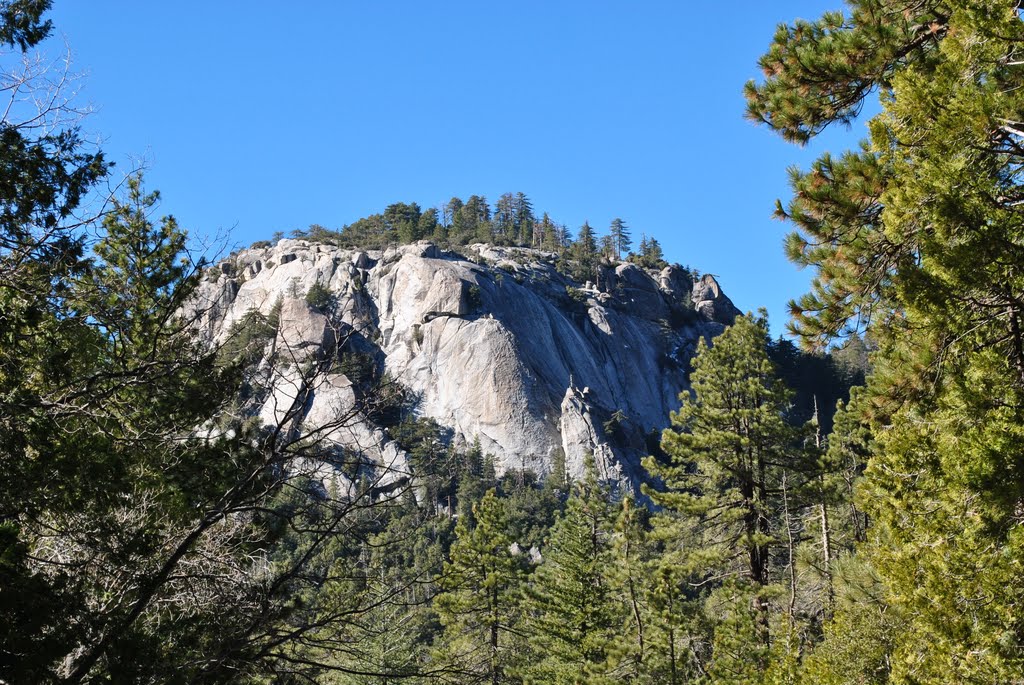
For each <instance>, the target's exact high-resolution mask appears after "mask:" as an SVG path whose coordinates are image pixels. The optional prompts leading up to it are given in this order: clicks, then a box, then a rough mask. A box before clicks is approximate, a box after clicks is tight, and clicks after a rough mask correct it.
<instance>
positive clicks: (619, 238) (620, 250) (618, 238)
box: [608, 217, 633, 260]
mask: <svg viewBox="0 0 1024 685" xmlns="http://www.w3.org/2000/svg"><path fill="white" fill-rule="evenodd" d="M608 235H610V236H611V239H612V245H613V247H614V249H615V259H616V260H619V259H621V258H622V255H624V254H626V253H627V252H629V251H630V250H631V249H632V247H633V240H632V238H631V237H630V235H629V227H628V226H626V222H625V221H623V220H622V219H619V218H617V217H616V218H615V219H612V224H611V226H610V227H609V228H608Z"/></svg>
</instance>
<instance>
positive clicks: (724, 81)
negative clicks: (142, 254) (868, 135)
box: [49, 0, 865, 334]
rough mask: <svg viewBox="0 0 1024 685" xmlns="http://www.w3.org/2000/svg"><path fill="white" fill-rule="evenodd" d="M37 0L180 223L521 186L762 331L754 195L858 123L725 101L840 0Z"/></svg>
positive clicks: (772, 300) (848, 137)
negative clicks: (775, 50)
mask: <svg viewBox="0 0 1024 685" xmlns="http://www.w3.org/2000/svg"><path fill="white" fill-rule="evenodd" d="M55 5H56V6H55V8H54V11H53V12H52V14H51V17H52V18H53V20H54V23H55V26H56V30H57V32H58V33H59V34H63V35H64V36H65V37H66V39H67V41H68V43H69V44H70V46H71V49H72V52H73V56H74V60H75V65H76V68H77V69H79V70H82V71H85V72H87V74H88V77H87V80H86V81H85V85H84V88H83V92H82V97H83V99H84V100H86V101H88V102H91V103H92V104H93V105H94V106H95V107H96V109H97V111H96V113H95V114H94V115H92V117H91V118H90V119H89V120H88V121H87V123H86V128H87V129H88V130H89V131H91V132H94V133H98V134H100V135H101V136H102V137H103V141H104V142H103V147H104V149H105V150H106V151H107V153H108V155H109V156H110V158H111V159H113V160H115V161H117V162H118V166H119V168H121V169H122V170H124V169H127V168H129V167H130V166H131V165H132V160H133V159H138V158H142V159H144V160H145V162H146V165H147V167H148V172H147V186H148V187H149V188H151V189H154V188H158V189H159V190H160V191H161V193H162V196H163V205H162V210H163V211H165V212H166V213H172V214H174V215H175V216H177V217H178V219H179V221H180V222H181V223H182V224H183V225H184V226H186V227H187V228H188V229H189V230H190V232H192V233H193V234H195V235H205V236H212V235H215V234H217V233H219V232H224V231H230V242H231V243H232V244H233V245H243V246H244V245H248V244H249V243H251V242H253V241H255V240H259V239H265V238H269V237H270V235H271V234H272V233H274V232H275V231H279V230H280V231H285V232H288V231H290V230H292V229H295V228H303V227H306V226H308V225H309V224H312V223H319V224H322V225H325V226H328V227H331V228H337V227H340V226H342V225H343V224H346V223H350V222H352V221H354V220H355V219H357V218H359V217H361V216H365V215H367V214H371V213H374V212H378V211H381V210H382V209H383V208H384V207H385V206H386V205H387V204H390V203H392V202H398V201H402V202H418V203H419V204H420V205H421V206H423V207H424V208H426V207H430V206H436V205H438V204H440V203H442V202H445V201H446V200H447V199H448V198H450V197H452V196H459V197H463V198H465V197H467V196H469V195H471V194H474V193H475V194H483V195H486V196H487V197H488V199H490V200H491V201H492V202H493V201H494V200H496V199H497V197H498V195H500V194H501V193H503V192H507V191H512V192H516V191H522V192H525V193H526V194H527V195H528V196H529V197H530V198H531V200H532V201H533V204H534V207H535V208H536V209H537V210H540V211H548V212H549V213H550V214H551V216H552V217H553V218H554V219H555V220H557V221H560V222H563V223H566V224H567V225H568V226H569V227H570V228H571V229H575V228H576V227H578V226H579V225H580V224H581V223H583V221H585V220H587V221H589V222H590V223H591V225H593V226H594V227H596V228H597V229H599V230H602V231H603V230H604V229H606V228H607V226H608V224H609V223H610V221H611V220H612V219H613V218H614V217H617V216H619V217H622V218H623V219H625V220H626V222H627V223H628V224H629V226H630V227H631V229H632V231H633V233H634V238H635V239H636V240H639V237H640V234H641V233H647V234H648V235H653V236H655V237H657V238H658V239H659V240H660V241H661V243H662V245H663V247H664V248H665V253H666V257H667V258H668V259H669V260H670V261H678V262H681V263H683V264H688V265H691V266H693V267H696V268H698V269H700V270H701V271H703V272H710V273H713V274H715V275H716V276H718V277H719V279H720V281H721V283H722V286H723V288H724V290H725V292H726V293H727V294H729V295H730V297H732V299H733V301H734V302H736V304H737V305H738V306H739V307H740V308H741V309H744V310H751V309H756V308H757V307H761V306H764V307H766V308H767V309H768V310H769V313H770V315H771V320H772V329H773V331H775V332H776V334H777V333H779V332H781V331H782V329H783V323H784V322H785V318H786V314H785V304H786V301H787V300H789V299H790V298H792V297H795V296H798V295H799V294H801V293H802V292H803V291H804V290H805V289H806V286H807V283H808V280H809V278H810V274H809V273H807V272H800V271H797V270H796V269H795V267H793V266H792V265H791V264H789V263H788V262H787V261H786V259H785V257H784V256H783V253H782V247H781V245H782V239H783V236H784V234H785V233H786V231H787V227H786V226H785V225H784V224H780V223H778V222H776V221H774V220H772V219H771V212H772V209H773V205H774V201H775V199H776V198H778V197H782V198H785V197H787V196H788V188H787V185H786V168H787V167H788V166H790V165H793V164H797V165H800V166H806V165H807V164H808V163H809V162H810V161H811V160H812V159H813V158H814V157H815V156H817V154H819V153H820V152H821V151H822V150H824V149H832V150H839V149H843V148H846V147H849V146H850V145H851V144H852V143H853V142H854V141H855V140H856V139H857V138H859V137H861V136H862V135H863V134H864V132H865V128H864V126H863V124H862V123H858V124H855V126H854V129H853V131H851V132H846V131H843V130H837V131H831V132H828V134H827V135H825V136H824V137H823V138H822V139H821V140H819V141H816V142H815V143H814V144H813V145H811V146H809V147H807V148H804V149H801V148H797V147H795V146H793V145H790V144H787V143H784V142H783V141H782V140H781V139H780V138H778V137H777V136H775V135H774V134H772V133H771V132H769V131H768V130H767V129H765V128H763V127H757V126H755V125H753V124H752V123H750V122H748V121H746V120H744V118H743V108H744V103H743V98H742V87H743V84H744V82H745V81H746V80H747V79H749V78H753V77H756V76H757V75H758V74H757V66H756V60H757V58H758V57H759V56H760V54H761V53H762V52H763V51H764V49H765V48H766V47H767V45H768V43H769V41H770V39H771V36H772V33H773V31H774V28H775V26H776V24H778V23H779V22H783V21H790V20H792V19H794V18H796V17H803V18H814V17H817V16H819V15H820V14H821V12H822V11H824V10H828V9H838V8H840V7H841V6H842V3H841V2H839V0H835V1H833V2H820V1H812V0H795V1H790V2H786V3H764V2H752V1H750V0H744V1H741V2H740V3H733V4H729V5H720V4H717V3H683V2H679V1H678V0H676V1H673V2H643V1H638V2H629V3H626V2H602V1H599V0H595V1H591V2H555V1H552V0H548V1H547V2H532V1H530V2H516V3H501V2H487V3H484V2H433V3H427V2H412V1H409V2H384V1H377V2H348V1H341V0H339V1H336V2H303V3H283V2H273V3H271V2H262V1H258V0H253V1H251V2H240V1H222V2H210V1H207V2H196V1H191V0H189V1H185V0H181V1H178V2H173V3H155V2H153V3H151V2H138V1H137V0H136V1H134V2H128V1H127V0H119V1H114V0H90V1H89V2H85V1H81V0H57V1H56V3H55ZM49 45H50V46H51V47H59V45H57V41H51V43H50V44H49Z"/></svg>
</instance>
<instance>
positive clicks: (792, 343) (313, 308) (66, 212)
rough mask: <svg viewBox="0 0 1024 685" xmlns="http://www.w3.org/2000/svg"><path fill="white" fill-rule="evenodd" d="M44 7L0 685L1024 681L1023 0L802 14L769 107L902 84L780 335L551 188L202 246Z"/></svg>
mask: <svg viewBox="0 0 1024 685" xmlns="http://www.w3.org/2000/svg"><path fill="white" fill-rule="evenodd" d="M50 4H51V3H50V2H49V0H0V44H2V46H3V54H2V59H3V60H4V61H3V68H4V69H5V73H4V81H3V86H2V89H3V90H2V92H3V93H4V94H5V95H6V96H8V97H9V100H10V106H9V107H7V109H6V111H5V114H4V118H3V121H2V123H0V685H2V684H3V683H10V684H12V685H22V684H35V683H154V684H156V683H252V684H253V685H255V684H268V685H269V684H271V683H274V684H281V685H284V684H298V683H325V684H326V683H338V684H341V683H346V684H348V683H351V684H355V683H361V684H371V683H375V684H379V685H384V684H394V683H422V684H427V683H452V684H456V683H458V684H462V683H490V684H498V683H531V684H537V685H541V684H548V683H551V684H566V685H569V684H575V683H592V684H600V683H608V684H611V683H636V684H638V685H639V684H645V683H649V684H651V685H655V684H662V683H669V684H683V683H702V684H703V683H707V684H712V683H716V684H717V683H722V684H730V683H735V684H737V685H739V684H744V685H750V684H764V685H769V684H772V685H775V684H779V685H781V684H784V683H788V684H794V685H796V684H804V685H810V684H812V683H813V684H818V683H822V684H830V685H867V684H878V685H882V684H887V683H892V684H897V683H899V684H904V685H911V684H913V685H926V684H935V685H938V684H944V683H956V684H961V683H963V684H979V685H980V684H982V683H985V684H995V683H999V684H1008V685H1012V684H1022V683H1024V611H1022V602H1024V582H1022V580H1021V579H1022V577H1024V576H1022V560H1024V548H1022V545H1024V534H1022V531H1024V528H1022V522H1024V521H1022V517H1024V514H1022V511H1024V467H1022V465H1024V453H1022V450H1024V338H1022V333H1021V330H1020V329H1021V323H1020V318H1021V316H1022V315H1024V314H1022V310H1024V299H1022V296H1021V293H1020V291H1021V290H1022V288H1024V283H1022V280H1021V279H1022V278H1024V275H1022V274H1024V269H1022V268H1021V267H1022V265H1024V257H1022V256H1021V244H1022V242H1024V225H1022V221H1024V220H1022V218H1021V215H1020V204H1021V196H1022V193H1021V182H1020V179H1019V173H1020V169H1021V166H1020V160H1021V156H1022V155H1024V148H1022V136H1024V100H1022V98H1024V90H1022V89H1021V87H1020V86H1021V85H1024V84H1022V83H1021V80H1022V79H1024V71H1022V64H1024V60H1022V59H1021V55H1020V54H1019V53H1020V52H1021V50H1020V46H1021V45H1024V24H1022V23H1021V10H1022V8H1021V6H1020V5H1018V3H1017V2H1015V1H1014V2H991V1H986V2H980V1H974V0H963V1H957V2H944V1H923V2H915V3H907V2H898V1H896V0H849V1H848V2H847V11H846V12H845V13H840V12H834V13H829V14H826V15H825V16H823V17H822V18H821V19H819V20H816V21H796V22H794V23H793V24H791V25H781V26H780V27H779V28H778V31H777V32H776V34H775V36H774V38H773V40H772V42H771V45H770V47H769V49H768V51H767V53H766V54H765V55H764V57H763V58H762V60H761V63H760V66H761V68H762V70H763V77H762V78H761V79H760V80H758V81H754V82H751V83H748V84H747V86H746V90H745V94H746V100H747V103H748V115H749V117H750V118H751V119H753V120H754V121H756V122H758V123H760V124H762V125H764V126H765V127H766V128H768V129H770V130H772V131H774V132H777V133H779V134H780V135H781V136H782V137H783V138H785V139H786V140H789V141H792V142H794V143H797V144H802V143H806V142H808V141H809V140H811V139H812V138H813V137H815V136H816V135H818V134H820V133H821V132H822V131H823V130H825V129H827V128H828V127H830V126H835V125H844V124H849V123H851V122H852V121H854V120H856V119H857V117H858V116H860V115H861V113H862V111H863V110H864V108H865V105H866V103H867V102H868V100H869V99H872V98H875V97H876V94H877V96H878V97H879V100H880V110H879V113H878V114H877V115H875V116H874V117H873V118H872V119H871V120H870V122H869V132H870V139H869V140H865V141H864V142H863V144H862V145H861V146H860V147H859V148H857V149H856V150H852V151H848V152H845V153H842V154H836V155H832V154H824V155H823V156H822V157H821V158H820V159H818V160H817V161H816V162H814V163H813V165H812V166H811V167H810V168H809V169H806V170H793V171H792V172H791V183H792V190H793V196H792V198H791V199H790V200H789V201H788V202H785V203H782V202H780V204H779V206H778V208H777V214H778V216H779V218H781V219H784V220H786V221H787V222H789V223H790V224H791V225H792V227H793V232H792V233H791V234H790V236H789V237H788V238H787V240H786V243H785V245H786V250H787V253H788V255H789V257H790V258H791V260H792V261H793V262H794V263H795V264H797V265H799V266H803V267H808V268H810V269H811V270H812V272H813V274H814V280H813V283H812V287H811V292H810V293H808V294H806V295H804V296H802V297H800V298H798V299H796V300H795V301H794V302H793V303H792V305H791V310H792V321H791V323H790V331H791V334H792V335H791V338H789V339H779V340H773V339H772V338H771V336H770V335H769V330H768V322H767V320H766V315H765V314H764V313H763V312H762V313H760V314H757V315H754V314H747V315H741V314H739V313H738V312H737V311H736V310H735V308H734V307H733V305H732V303H731V302H730V301H729V300H728V298H726V297H725V296H724V294H723V293H721V291H720V289H719V285H718V283H717V281H716V280H715V279H714V278H713V277H711V276H704V277H701V276H700V275H699V274H698V273H697V272H696V271H695V270H694V269H692V268H690V267H683V266H680V265H678V264H675V265H673V264H669V263H668V262H667V261H665V255H664V254H663V253H662V250H661V246H660V244H659V243H658V241H657V240H656V239H655V238H654V237H652V236H649V235H646V234H643V235H642V236H641V240H640V241H639V243H638V245H637V246H636V249H634V245H633V236H632V235H631V229H630V226H628V225H627V223H626V222H625V221H624V220H622V219H615V220H614V221H612V222H611V224H610V225H609V226H608V228H607V229H606V230H605V231H604V233H603V235H601V236H598V235H597V232H596V231H595V230H594V229H593V228H591V227H590V226H589V224H586V223H584V224H583V225H582V226H580V227H579V228H578V230H577V231H576V232H575V236H573V235H571V234H570V231H569V230H568V229H567V228H566V227H565V226H564V225H561V224H559V223H557V222H556V221H554V220H553V219H552V218H551V217H550V216H549V215H548V214H547V213H540V214H541V215H540V217H539V218H538V216H537V212H535V210H534V209H533V207H532V204H531V202H530V200H529V198H527V196H526V195H525V194H523V193H507V194H505V195H502V196H501V197H500V198H499V199H498V200H497V202H496V204H495V205H494V207H492V206H491V205H490V203H489V202H488V201H487V200H486V199H485V198H484V197H483V196H477V195H474V196H471V197H470V198H468V199H467V200H465V201H463V200H460V199H458V198H453V199H451V200H449V201H447V202H444V203H443V204H441V205H439V206H438V207H437V208H434V209H427V210H423V209H422V208H421V207H420V206H419V205H418V204H416V203H395V204H391V205H388V206H387V207H386V208H385V209H384V210H383V212H382V213H380V214H374V215H372V216H369V217H366V218H363V219H359V220H358V221H356V222H354V223H351V224H349V225H346V226H343V227H341V228H340V229H337V230H333V229H327V228H324V227H322V226H319V225H314V226H310V227H309V228H308V229H303V230H300V231H296V232H294V233H293V234H292V236H291V238H290V239H284V236H283V235H276V236H273V237H272V239H270V240H267V241H260V242H259V243H257V244H256V245H253V246H252V247H251V248H249V249H247V250H239V251H236V252H235V253H233V254H232V255H230V256H228V257H227V258H225V259H223V260H220V261H218V262H217V263H215V264H209V263H207V262H206V261H205V260H204V259H201V258H199V257H197V256H195V254H194V253H193V252H192V251H191V248H192V243H191V242H190V239H189V236H188V234H187V233H186V231H185V230H184V229H183V228H182V227H181V226H179V225H178V222H177V221H176V220H175V219H174V218H173V217H172V216H170V215H166V216H159V211H160V204H159V203H160V196H159V194H158V193H156V192H149V191H147V190H146V189H145V188H144V185H143V180H142V177H141V175H140V174H138V173H134V172H130V173H127V174H125V175H124V177H123V179H121V180H119V177H118V176H117V174H118V173H119V172H118V170H117V169H116V168H114V166H113V165H112V164H111V163H110V162H109V161H108V160H107V158H106V157H105V156H104V154H103V152H102V151H101V150H100V149H99V148H98V147H96V146H95V145H93V144H92V143H89V142H88V141H87V140H86V138H85V136H84V135H83V134H82V133H81V129H80V127H81V126H82V121H81V119H80V112H79V110H78V109H77V108H76V107H75V105H74V102H73V100H72V99H71V95H72V94H71V93H69V92H67V91H66V90H64V88H66V83H67V81H66V79H65V78H62V77H61V76H60V75H57V76H56V77H55V76H54V72H52V71H51V70H52V68H53V67H52V65H45V66H42V63H41V62H40V61H39V60H37V59H34V58H33V57H32V54H31V51H32V50H34V49H35V48H36V47H37V46H39V45H41V44H43V43H44V41H46V40H48V37H50V36H51V34H53V33H54V31H55V27H54V26H52V25H51V23H50V22H49V21H48V19H47V12H48V10H49V9H50ZM72 38H73V37H72ZM766 38H767V37H766ZM65 75H66V74H65ZM40 92H44V93H45V94H46V95H45V97H39V96H38V93H40ZM25 93H30V94H31V95H30V96H28V97H26V96H25ZM872 111H873V110H872ZM427 241H429V242H427ZM736 249H738V248H736ZM275 269H277V270H278V271H276V272H275ZM261 274H262V275H261ZM460 336H461V337H460ZM570 345H571V346H573V349H571V350H570V349H568V348H569V347H570ZM453 350H454V351H453ZM394 359H398V360H399V361H400V362H401V364H399V365H395V363H393V360H394ZM439 359H447V360H448V362H447V366H443V365H441V364H439V362H438V360H439ZM638 369H641V370H643V372H642V373H641V372H639V371H638ZM403 374H404V375H403ZM460 374H462V375H460ZM586 374H591V375H589V376H588V375H586ZM643 375H649V376H657V379H656V380H657V382H656V383H655V382H653V381H652V380H651V379H648V378H639V377H637V376H643ZM453 377H458V378H459V379H460V381H459V383H458V384H456V386H457V387H454V386H451V384H450V382H449V381H450V380H451V378H453ZM667 380H671V381H672V382H673V383H676V384H677V385H678V386H679V387H678V388H674V389H673V390H672V393H671V394H672V395H674V393H676V392H678V396H677V401H673V402H672V404H671V406H672V408H673V409H674V411H671V412H670V414H668V415H667V416H665V417H664V421H663V422H661V423H660V424H659V426H666V425H667V426H668V427H667V428H665V429H664V430H663V431H661V432H658V431H655V432H653V433H652V432H650V431H649V428H650V426H649V425H646V424H645V423H644V421H647V420H648V419H649V416H648V414H647V413H645V412H649V410H650V408H651V407H657V408H658V410H659V411H660V409H661V408H662V407H663V405H662V404H661V402H662V401H663V399H664V398H663V397H662V395H663V394H664V393H663V392H662V390H663V388H662V387H661V384H662V383H663V382H666V381H667ZM446 382H449V385H447V386H445V385H444V384H445V383H446ZM471 384H472V385H473V387H468V386H469V385H471ZM584 384H586V387H580V386H581V385H584ZM609 384H614V387H611V385H609ZM442 386H443V389H441V390H438V388H442ZM510 388H511V389H512V390H514V392H513V391H512V390H509V389H510ZM494 389H498V390H504V391H506V394H507V395H509V396H508V397H499V396H498V395H499V394H500V393H499V392H497V391H496V390H495V391H492V390H494ZM648 391H649V395H645V394H644V393H648ZM431 392H435V394H434V395H431V394H430V393H431ZM563 392H564V395H563V394H562V393H563ZM638 397H639V398H640V399H637V398H638ZM324 398H327V400H325V399H324ZM439 398H440V399H439ZM466 398H470V399H471V402H469V404H471V405H473V406H471V407H468V408H467V407H466V406H464V405H465V404H466V403H465V402H464V400H466ZM537 398H541V400H538V399H537ZM670 399H671V398H670ZM459 402H463V404H459ZM431 403H433V404H431ZM477 405H480V406H477ZM481 407H483V408H481ZM428 410H429V411H428ZM527 410H530V411H532V412H533V414H529V411H527ZM559 411H560V412H561V418H560V419H556V418H553V417H554V416H555V414H556V413H557V412H559ZM430 412H434V414H433V415H430ZM516 412H523V413H520V414H517V413H516ZM484 414H486V415H487V416H489V417H492V418H491V419H489V420H490V423H487V422H481V421H480V420H479V418H480V416H481V415H484ZM567 416H569V417H571V418H572V421H569V420H568V419H567V418H566V417H567ZM467 417H470V418H472V419H473V420H470V418H467ZM493 417H498V418H496V419H495V418H493ZM524 417H526V418H524ZM527 419H529V420H527ZM445 421H448V422H449V423H447V424H446V423H445ZM501 421H504V422H505V423H506V424H507V425H504V424H501ZM531 421H532V423H531ZM573 422H575V423H573ZM499 424H501V425H499ZM474 430H475V431H476V435H474ZM545 431H546V432H545ZM574 431H577V432H579V433H580V434H581V435H583V438H581V440H582V439H585V441H584V442H579V443H578V444H577V443H573V444H574V445H575V447H576V448H579V447H580V445H583V448H582V449H577V451H576V452H571V450H569V449H568V447H567V446H568V445H569V444H570V442H571V441H570V440H568V438H567V437H566V436H569V435H570V433H572V436H570V437H573V436H575V437H579V436H578V435H576V433H574ZM339 436H346V437H344V439H343V438H342V437H339ZM538 436H539V437H538ZM555 437H557V438H558V439H557V440H556V439H555ZM524 440H530V441H535V442H541V441H547V442H545V443H544V445H542V446H536V445H525V446H524V445H523V444H522V441H524ZM517 441H518V442H517ZM587 441H589V442H587ZM517 445H518V447H516V446H517ZM609 445H610V446H612V447H607V446H609ZM499 447H500V448H501V451H500V452H499V451H498V448H499ZM606 447H607V448H606ZM542 448H543V449H542ZM577 452H578V453H577ZM626 454H632V455H637V454H642V455H645V458H643V459H642V460H641V459H639V458H638V457H635V459H636V461H635V462H634V463H631V465H630V469H631V470H629V471H623V470H619V471H616V470H615V469H614V468H612V467H613V466H614V465H615V464H616V463H619V462H616V459H619V455H626Z"/></svg>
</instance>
